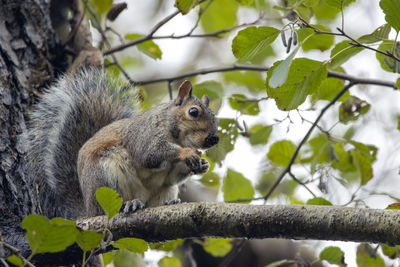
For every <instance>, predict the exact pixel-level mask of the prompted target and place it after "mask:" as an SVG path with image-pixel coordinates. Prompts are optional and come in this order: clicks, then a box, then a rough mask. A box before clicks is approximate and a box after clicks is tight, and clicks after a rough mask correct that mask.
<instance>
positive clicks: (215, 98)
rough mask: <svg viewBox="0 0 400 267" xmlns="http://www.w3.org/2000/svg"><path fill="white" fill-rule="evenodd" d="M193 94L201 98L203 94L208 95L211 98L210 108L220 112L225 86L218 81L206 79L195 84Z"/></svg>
mask: <svg viewBox="0 0 400 267" xmlns="http://www.w3.org/2000/svg"><path fill="white" fill-rule="evenodd" d="M193 94H194V95H195V96H197V97H198V98H199V99H201V97H202V96H203V95H207V96H208V97H209V98H210V104H209V105H210V108H211V109H212V110H213V111H214V112H215V113H218V111H219V109H220V108H221V105H222V99H223V98H224V88H223V86H222V85H221V84H220V83H218V82H216V81H205V82H202V83H198V84H195V85H194V86H193Z"/></svg>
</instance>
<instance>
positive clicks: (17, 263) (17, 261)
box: [7, 255, 23, 266]
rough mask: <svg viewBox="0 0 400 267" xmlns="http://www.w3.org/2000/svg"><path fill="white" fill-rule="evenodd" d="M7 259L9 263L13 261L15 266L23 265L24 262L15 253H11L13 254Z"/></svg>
mask: <svg viewBox="0 0 400 267" xmlns="http://www.w3.org/2000/svg"><path fill="white" fill-rule="evenodd" d="M7 261H8V262H9V263H12V264H13V265H15V266H23V262H22V260H21V258H19V257H17V256H15V255H11V256H9V257H7Z"/></svg>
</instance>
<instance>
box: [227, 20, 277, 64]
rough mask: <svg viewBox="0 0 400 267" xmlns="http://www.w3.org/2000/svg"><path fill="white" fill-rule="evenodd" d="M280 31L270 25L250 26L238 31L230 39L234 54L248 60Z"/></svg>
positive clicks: (255, 55)
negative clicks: (231, 39)
mask: <svg viewBox="0 0 400 267" xmlns="http://www.w3.org/2000/svg"><path fill="white" fill-rule="evenodd" d="M279 33H280V31H279V30H278V29H275V28H272V27H255V26H251V27H248V28H246V29H244V30H241V31H239V32H238V34H237V35H236V36H235V38H234V39H233V41H232V52H233V54H234V56H235V57H236V58H237V59H239V60H242V61H249V60H251V59H253V58H255V57H257V56H258V55H259V54H260V53H261V52H262V51H264V50H265V49H266V48H267V47H268V46H269V45H270V44H271V43H272V42H273V41H275V39H276V37H278V35H279Z"/></svg>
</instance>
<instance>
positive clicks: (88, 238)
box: [76, 231, 103, 251]
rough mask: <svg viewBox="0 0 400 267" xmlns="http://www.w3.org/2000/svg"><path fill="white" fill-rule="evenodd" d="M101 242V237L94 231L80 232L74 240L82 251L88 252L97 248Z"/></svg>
mask: <svg viewBox="0 0 400 267" xmlns="http://www.w3.org/2000/svg"><path fill="white" fill-rule="evenodd" d="M102 240H103V235H102V234H100V233H97V232H95V231H80V232H79V233H78V236H77V238H76V243H77V244H78V246H79V247H80V248H81V249H82V250H83V251H90V250H94V249H95V248H97V247H98V246H99V245H100V243H101V241H102Z"/></svg>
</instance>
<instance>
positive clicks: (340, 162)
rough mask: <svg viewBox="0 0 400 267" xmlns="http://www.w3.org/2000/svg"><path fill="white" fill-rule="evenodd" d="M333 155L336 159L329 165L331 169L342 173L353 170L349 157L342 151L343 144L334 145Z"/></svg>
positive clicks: (347, 153) (348, 154)
mask: <svg viewBox="0 0 400 267" xmlns="http://www.w3.org/2000/svg"><path fill="white" fill-rule="evenodd" d="M333 153H334V155H335V158H336V160H335V161H333V162H332V164H331V165H332V167H333V168H335V169H338V170H340V171H343V172H346V171H352V170H354V166H353V162H352V158H351V155H350V153H349V152H347V151H346V150H345V149H344V145H343V144H341V143H337V144H335V145H334V147H333Z"/></svg>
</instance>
